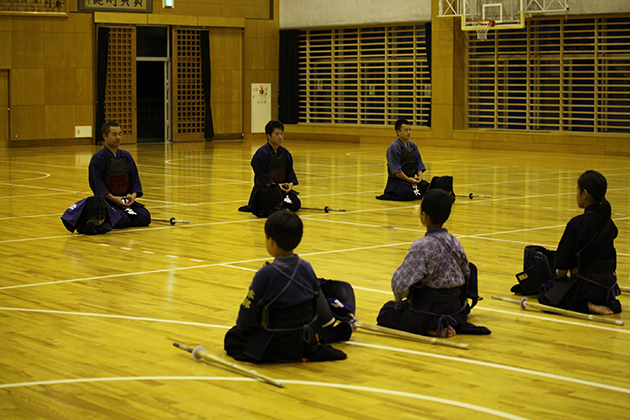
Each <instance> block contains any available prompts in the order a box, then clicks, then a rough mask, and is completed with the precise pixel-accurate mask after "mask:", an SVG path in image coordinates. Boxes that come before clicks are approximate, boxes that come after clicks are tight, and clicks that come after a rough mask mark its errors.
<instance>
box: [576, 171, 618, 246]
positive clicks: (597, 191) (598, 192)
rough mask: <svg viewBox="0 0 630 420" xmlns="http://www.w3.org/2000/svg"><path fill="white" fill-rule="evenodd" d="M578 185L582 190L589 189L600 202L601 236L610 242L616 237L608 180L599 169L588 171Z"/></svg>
mask: <svg viewBox="0 0 630 420" xmlns="http://www.w3.org/2000/svg"><path fill="white" fill-rule="evenodd" d="M578 187H579V188H580V191H584V190H586V191H588V193H589V194H590V195H591V197H593V199H594V200H595V202H596V203H598V204H599V208H598V210H597V215H598V216H599V219H600V222H601V230H600V233H599V238H600V240H601V241H602V242H604V243H608V242H610V241H612V240H613V239H614V231H613V223H612V219H611V217H612V208H611V206H610V203H609V202H608V200H606V190H607V188H608V182H607V181H606V178H605V177H604V175H602V174H600V173H599V172H597V171H592V170H590V171H586V172H584V173H583V174H582V175H581V176H580V178H579V179H578Z"/></svg>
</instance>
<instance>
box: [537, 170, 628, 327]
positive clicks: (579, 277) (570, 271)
mask: <svg viewBox="0 0 630 420" xmlns="http://www.w3.org/2000/svg"><path fill="white" fill-rule="evenodd" d="M607 187H608V183H607V181H606V178H605V177H604V176H603V175H602V174H600V173H599V172H596V171H586V172H584V173H583V174H582V175H581V176H580V178H579V179H578V182H577V196H576V199H577V205H578V207H579V208H581V209H584V213H583V214H581V215H579V216H576V217H574V218H573V219H571V221H569V223H568V224H567V227H566V228H565V230H564V233H563V235H562V239H560V243H559V244H558V249H557V251H555V253H554V259H553V260H554V264H553V265H554V268H555V269H556V272H555V274H556V276H555V277H553V278H550V279H548V280H547V281H545V282H544V283H543V284H542V286H540V290H539V292H538V301H539V302H540V303H542V304H545V305H549V306H555V307H558V308H563V309H568V310H571V311H576V312H582V313H586V314H588V313H594V314H600V315H611V314H613V313H615V314H617V313H619V312H621V303H620V302H619V300H617V298H616V297H617V296H618V295H619V294H620V293H621V292H620V290H619V286H618V285H617V276H616V274H615V271H616V269H617V251H616V250H615V245H614V240H615V238H616V237H617V234H618V233H619V231H618V229H617V226H615V223H614V222H613V221H612V219H611V214H612V210H611V207H610V203H609V202H608V200H606V189H607Z"/></svg>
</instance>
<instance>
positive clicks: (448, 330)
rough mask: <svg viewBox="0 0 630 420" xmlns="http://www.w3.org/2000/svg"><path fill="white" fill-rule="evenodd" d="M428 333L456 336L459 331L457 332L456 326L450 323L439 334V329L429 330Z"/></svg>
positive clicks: (447, 336) (434, 335)
mask: <svg viewBox="0 0 630 420" xmlns="http://www.w3.org/2000/svg"><path fill="white" fill-rule="evenodd" d="M427 334H429V335H432V336H433V337H441V338H451V337H455V334H457V333H456V332H455V328H453V327H451V326H450V325H449V326H448V328H444V329H443V330H442V334H441V335H438V333H437V331H435V330H431V331H427Z"/></svg>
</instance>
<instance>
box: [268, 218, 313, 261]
mask: <svg viewBox="0 0 630 420" xmlns="http://www.w3.org/2000/svg"><path fill="white" fill-rule="evenodd" d="M303 231H304V227H303V225H302V220H301V219H300V218H299V216H298V215H297V214H295V213H293V212H292V211H291V210H280V211H277V212H275V213H273V214H272V215H271V216H269V217H268V218H267V221H266V222H265V235H266V236H267V239H269V238H271V239H273V240H274V241H275V243H276V245H277V246H278V248H280V249H282V250H283V251H286V252H290V251H293V250H294V249H295V248H296V247H297V246H298V244H299V243H300V241H301V240H302V233H303Z"/></svg>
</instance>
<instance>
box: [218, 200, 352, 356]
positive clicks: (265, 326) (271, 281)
mask: <svg viewBox="0 0 630 420" xmlns="http://www.w3.org/2000/svg"><path fill="white" fill-rule="evenodd" d="M302 232H303V225H302V220H300V218H299V217H298V216H297V215H296V214H295V213H293V212H291V211H290V210H280V211H277V212H275V213H273V214H272V215H271V216H269V218H268V219H267V221H266V223H265V235H266V237H267V239H266V242H265V243H266V246H267V252H269V254H270V255H271V256H273V257H275V259H274V261H273V263H271V264H269V263H266V264H265V265H264V266H263V268H261V269H260V270H259V271H258V272H257V273H256V275H255V276H254V280H253V281H252V283H251V285H250V286H249V291H248V292H247V296H246V297H245V300H244V301H243V303H242V304H241V306H240V310H239V313H238V319H237V320H236V326H235V327H233V328H232V329H230V330H229V331H228V332H227V334H226V335H225V340H224V347H225V351H226V352H227V354H228V355H230V356H232V357H233V358H234V359H236V360H242V361H248V362H254V363H264V362H309V361H310V362H319V361H326V360H342V359H345V358H346V354H345V353H343V352H342V351H340V350H337V349H334V348H332V347H331V346H329V345H327V344H323V342H326V343H332V342H335V341H345V340H348V339H349V338H350V335H351V334H352V327H351V326H350V324H349V323H345V322H337V320H336V319H335V317H334V316H333V315H332V312H331V309H330V306H329V304H328V302H327V301H326V297H325V296H324V294H323V293H322V290H321V287H320V285H319V281H318V279H317V276H316V275H315V272H314V271H313V268H312V267H311V265H310V264H309V263H308V262H306V261H304V260H303V259H301V258H300V257H299V256H298V255H296V254H294V253H293V250H294V249H295V247H297V245H298V244H299V243H300V240H301V239H302Z"/></svg>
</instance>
